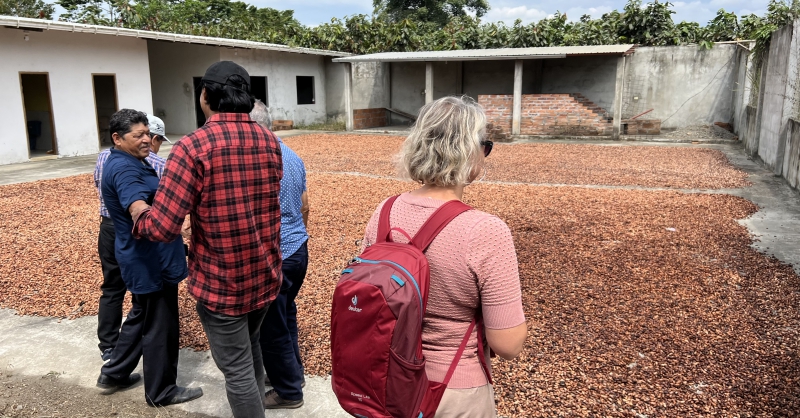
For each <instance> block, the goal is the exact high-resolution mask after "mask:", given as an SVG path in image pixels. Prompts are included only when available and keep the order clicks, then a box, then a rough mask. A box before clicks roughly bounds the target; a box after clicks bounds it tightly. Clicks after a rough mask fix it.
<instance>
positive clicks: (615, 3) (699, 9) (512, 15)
mask: <svg viewBox="0 0 800 418" xmlns="http://www.w3.org/2000/svg"><path fill="white" fill-rule="evenodd" d="M244 1H245V2H247V3H250V4H253V5H256V6H258V7H272V8H275V9H287V8H290V9H293V10H294V15H295V17H296V18H297V20H299V21H300V22H301V23H303V24H305V25H309V26H316V25H319V24H321V23H325V22H329V21H330V19H331V18H332V17H339V18H341V17H344V16H347V15H354V14H359V13H364V14H371V13H372V0H294V1H291V2H286V1H281V0H249V1H248V0H244ZM767 2H768V0H703V1H675V2H674V3H673V4H674V8H673V10H675V12H676V13H675V14H674V15H673V16H672V19H673V20H674V21H675V22H680V21H682V20H686V21H695V22H698V23H700V24H702V25H705V24H706V23H708V21H709V20H711V19H713V18H714V16H715V15H716V14H717V10H719V9H721V8H724V9H725V10H726V11H729V12H730V11H733V12H736V15H737V16H742V15H746V14H750V13H756V14H758V15H763V14H764V13H765V12H766V10H767ZM643 3H647V0H644V1H643ZM489 4H490V6H491V9H490V10H489V13H487V15H486V16H484V17H483V19H482V20H483V21H504V22H506V23H508V24H513V23H514V20H515V19H522V21H523V23H530V22H537V21H539V20H541V19H543V18H545V17H547V16H550V15H552V14H553V13H555V12H556V11H560V12H562V13H566V14H567V18H568V19H570V20H578V19H579V18H580V17H581V15H584V14H588V15H591V16H592V17H600V16H601V15H602V14H603V13H606V12H609V11H611V10H614V9H617V10H620V11H621V10H622V8H623V7H625V4H626V0H570V1H568V2H565V3H561V2H554V1H542V0H534V1H530V0H528V1H525V0H489Z"/></svg>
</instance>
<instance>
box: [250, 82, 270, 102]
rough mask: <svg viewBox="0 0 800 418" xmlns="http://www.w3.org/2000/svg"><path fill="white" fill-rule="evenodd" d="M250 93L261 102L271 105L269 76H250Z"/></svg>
mask: <svg viewBox="0 0 800 418" xmlns="http://www.w3.org/2000/svg"><path fill="white" fill-rule="evenodd" d="M250 94H252V95H253V97H255V98H256V99H258V100H261V103H264V104H265V105H267V107H269V90H268V89H267V77H253V76H250Z"/></svg>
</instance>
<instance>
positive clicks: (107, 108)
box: [92, 75, 119, 148]
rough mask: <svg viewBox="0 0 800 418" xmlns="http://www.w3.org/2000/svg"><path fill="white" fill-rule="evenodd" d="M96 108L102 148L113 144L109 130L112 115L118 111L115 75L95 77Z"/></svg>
mask: <svg viewBox="0 0 800 418" xmlns="http://www.w3.org/2000/svg"><path fill="white" fill-rule="evenodd" d="M92 84H94V107H95V111H96V114H97V135H98V138H99V142H100V148H103V147H105V146H110V145H111V144H113V141H112V140H111V133H110V131H109V128H108V124H109V121H110V120H111V115H113V114H114V113H115V112H116V111H117V110H119V108H118V106H117V80H116V77H115V76H114V75H93V76H92Z"/></svg>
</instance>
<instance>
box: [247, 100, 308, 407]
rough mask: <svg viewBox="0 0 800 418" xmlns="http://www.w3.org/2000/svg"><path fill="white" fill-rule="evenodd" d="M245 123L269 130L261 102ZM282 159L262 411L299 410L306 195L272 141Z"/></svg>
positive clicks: (294, 160) (300, 171) (294, 165)
mask: <svg viewBox="0 0 800 418" xmlns="http://www.w3.org/2000/svg"><path fill="white" fill-rule="evenodd" d="M250 118H251V119H253V120H254V121H256V123H258V124H260V125H261V126H263V127H265V128H267V129H270V130H271V129H272V118H271V117H270V114H269V109H268V108H267V106H266V105H264V103H261V102H260V101H256V104H255V106H254V107H253V111H252V112H250ZM278 141H279V142H280V146H281V154H282V157H281V158H282V159H283V179H281V191H280V203H281V258H282V259H283V263H282V267H281V270H282V272H283V282H282V283H281V290H280V293H279V294H278V297H277V298H276V299H275V301H274V302H272V304H271V305H270V306H269V309H268V310H267V316H265V317H264V322H262V323H261V336H260V338H259V342H260V344H261V355H262V356H263V358H264V368H265V369H266V371H267V382H265V383H266V384H268V385H271V386H272V389H271V390H270V391H268V392H267V393H266V395H265V397H264V408H266V409H282V408H299V407H301V406H303V389H302V388H303V386H305V378H304V377H303V362H302V359H301V358H300V346H299V345H298V342H297V305H296V304H295V301H294V300H295V298H296V297H297V293H298V292H299V291H300V286H302V285H303V281H304V280H305V277H306V271H307V269H308V246H307V243H308V232H307V231H306V226H307V225H308V213H309V209H308V192H307V190H306V168H305V165H303V160H301V159H300V157H299V156H297V154H295V152H294V151H292V149H291V148H289V147H287V146H286V144H284V143H283V141H281V140H280V138H278Z"/></svg>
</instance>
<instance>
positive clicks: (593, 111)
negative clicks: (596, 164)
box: [478, 93, 612, 136]
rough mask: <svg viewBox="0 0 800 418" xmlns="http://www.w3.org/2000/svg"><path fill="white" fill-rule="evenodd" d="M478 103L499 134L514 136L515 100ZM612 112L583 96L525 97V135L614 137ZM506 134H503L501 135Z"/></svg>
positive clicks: (487, 98) (485, 98)
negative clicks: (612, 135) (512, 129)
mask: <svg viewBox="0 0 800 418" xmlns="http://www.w3.org/2000/svg"><path fill="white" fill-rule="evenodd" d="M478 103H480V105H481V106H483V108H484V109H485V111H486V116H487V119H488V121H489V123H491V124H492V125H493V127H494V130H495V132H498V134H510V132H511V114H512V111H513V103H514V96H513V95H510V94H502V95H497V94H487V95H479V96H478ZM607 115H608V112H606V111H605V110H604V109H603V108H601V107H600V106H597V105H595V104H594V103H592V102H591V101H589V100H588V99H586V98H585V97H583V96H582V95H580V94H577V93H572V94H523V95H522V109H521V114H520V134H521V135H546V136H551V135H552V136H563V135H569V136H573V135H575V136H605V135H611V130H612V124H611V121H610V120H609V119H608V116H607ZM501 130H502V131H501Z"/></svg>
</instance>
